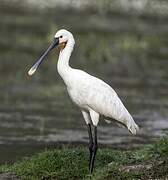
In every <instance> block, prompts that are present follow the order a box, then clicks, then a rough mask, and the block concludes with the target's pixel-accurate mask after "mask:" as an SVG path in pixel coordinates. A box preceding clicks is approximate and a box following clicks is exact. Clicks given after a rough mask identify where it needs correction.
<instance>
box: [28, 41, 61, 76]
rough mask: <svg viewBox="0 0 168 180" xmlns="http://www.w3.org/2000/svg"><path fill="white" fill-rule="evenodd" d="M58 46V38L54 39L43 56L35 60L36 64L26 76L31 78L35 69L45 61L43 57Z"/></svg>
mask: <svg viewBox="0 0 168 180" xmlns="http://www.w3.org/2000/svg"><path fill="white" fill-rule="evenodd" d="M58 44H59V39H58V38H54V41H53V42H52V43H51V45H50V46H49V47H48V49H47V50H46V51H45V52H44V53H43V55H42V56H41V57H40V58H39V59H38V60H37V62H36V63H35V64H34V65H33V66H32V67H31V68H30V70H29V71H28V75H29V76H32V75H33V74H34V73H35V72H36V70H37V68H38V67H39V66H40V64H41V63H42V62H43V60H44V59H45V57H46V56H47V54H48V53H49V52H50V51H51V50H52V49H53V48H55V47H56V46H57V45H58Z"/></svg>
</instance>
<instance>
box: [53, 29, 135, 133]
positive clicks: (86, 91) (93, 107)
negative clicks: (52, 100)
mask: <svg viewBox="0 0 168 180" xmlns="http://www.w3.org/2000/svg"><path fill="white" fill-rule="evenodd" d="M61 35H62V36H63V37H67V39H68V40H67V44H66V46H65V48H64V49H62V50H61V51H60V55H59V59H58V64H57V69H58V73H59V74H60V76H61V77H62V79H63V80H64V82H65V84H66V86H67V90H68V93H69V95H70V97H71V99H72V101H73V102H74V103H75V104H76V105H77V106H79V107H80V109H81V111H82V113H83V115H84V119H85V121H86V123H89V122H90V121H92V123H93V125H95V126H97V124H98V122H99V115H103V116H105V117H108V119H109V118H113V119H115V120H117V121H119V122H120V123H122V124H124V125H125V126H126V127H127V128H128V130H129V131H130V132H131V133H132V134H136V131H137V130H138V126H137V125H136V123H135V122H134V120H133V118H132V116H131V115H130V113H129V112H128V111H127V109H126V108H125V106H124V105H123V103H122V102H121V100H120V99H119V97H118V95H117V94H116V92H115V91H114V90H113V89H112V88H111V87H110V86H109V85H108V84H106V83H105V82H104V81H102V80H100V79H98V78H96V77H94V76H91V75H90V74H88V73H86V72H84V71H81V70H78V69H74V68H71V67H70V66H69V58H70V56H71V52H72V50H73V47H74V44H75V41H74V38H73V36H72V34H71V33H70V32H68V31H66V30H60V31H58V32H57V33H56V35H55V37H56V38H57V37H60V36H61ZM90 117H91V119H90Z"/></svg>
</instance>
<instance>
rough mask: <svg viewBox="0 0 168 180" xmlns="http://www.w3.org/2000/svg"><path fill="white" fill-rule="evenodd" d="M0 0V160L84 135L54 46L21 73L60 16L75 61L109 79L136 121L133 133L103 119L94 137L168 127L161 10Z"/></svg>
mask: <svg viewBox="0 0 168 180" xmlns="http://www.w3.org/2000/svg"><path fill="white" fill-rule="evenodd" d="M0 8H1V11H0V14H1V16H2V17H3V18H1V19H0V28H1V30H2V31H1V38H0V59H1V61H0V70H1V71H0V102H1V104H0V155H1V156H0V157H1V158H0V163H4V162H13V161H15V160H17V159H20V158H21V157H22V156H26V155H31V154H33V153H34V152H39V151H42V150H44V149H45V148H55V147H57V148H58V147H60V144H74V145H78V144H87V142H88V135H87V128H86V125H85V122H84V120H83V118H82V115H81V113H80V111H79V110H78V108H77V107H75V106H74V105H73V104H72V102H71V101H70V99H69V97H68V94H67V92H66V89H65V86H64V84H63V82H62V80H61V79H60V78H59V76H58V73H57V72H56V68H55V67H56V65H55V64H56V59H57V54H58V52H57V51H56V52H53V53H51V55H50V56H49V57H48V60H47V61H46V62H45V63H44V64H43V65H42V66H41V68H40V69H38V72H37V73H36V74H35V76H33V77H31V78H30V77H28V76H27V74H26V73H27V70H28V69H29V67H30V66H31V65H32V63H33V62H34V61H35V60H36V58H37V57H38V56H39V55H40V54H41V51H42V50H43V49H44V48H45V47H47V46H48V43H49V41H50V40H51V39H52V35H53V34H54V32H55V31H56V29H59V28H62V27H64V26H65V24H66V27H65V28H68V29H71V30H72V31H73V32H74V34H75V38H76V49H75V52H74V54H73V56H72V59H71V64H72V66H74V67H78V68H81V69H83V70H85V71H87V72H89V73H91V74H93V75H96V76H97V77H99V78H102V79H103V80H105V81H106V82H108V83H109V84H110V85H111V86H112V87H113V88H114V89H115V90H116V91H117V93H118V95H119V97H120V98H121V99H122V101H123V102H124V104H125V105H126V107H127V108H128V110H129V111H130V112H131V114H132V115H133V117H134V119H135V121H136V122H137V124H138V125H139V126H140V131H139V133H138V135H137V136H132V135H130V134H129V133H128V131H127V130H126V129H123V128H120V127H118V126H117V125H116V124H115V123H112V124H106V123H105V122H104V121H103V120H101V121H100V125H99V128H98V138H99V143H100V144H101V145H103V146H111V147H113V148H116V147H120V148H133V147H139V146H141V145H143V144H146V143H150V142H153V141H155V140H156V139H157V138H158V137H160V136H163V135H164V134H165V133H166V132H167V129H168V120H167V118H168V112H167V108H168V91H167V89H168V81H167V80H168V74H167V70H168V69H167V67H168V61H167V58H168V51H167V47H168V46H167V45H168V41H167V39H166V38H165V37H167V32H168V31H167V29H168V24H167V23H166V17H164V18H162V17H158V16H156V17H155V16H147V17H146V18H145V17H143V16H142V17H141V16H140V17H134V16H132V15H131V16H130V15H128V14H126V15H127V16H126V15H125V14H123V15H122V14H121V13H118V14H117V13H116V14H109V15H106V16H105V15H101V14H95V12H94V11H93V12H92V11H89V12H87V13H84V12H82V13H81V12H78V11H77V12H73V13H72V14H71V16H70V17H69V16H68V13H69V10H58V11H54V10H53V9H50V11H49V12H48V11H44V12H41V11H40V12H39V11H36V12H35V11H33V10H31V9H27V10H26V9H24V8H23V7H21V8H20V7H19V8H18V7H15V6H12V7H11V6H10V5H9V4H3V6H1V7H0ZM6 9H8V11H6ZM66 13H67V14H66ZM11 17H12V18H11ZM88 17H89V19H88ZM81 18H83V19H84V20H85V21H86V20H87V21H86V22H87V23H83V22H85V21H83V22H81V20H80V19H81ZM159 18H160V19H159ZM44 20H45V24H44ZM156 22H157V23H156Z"/></svg>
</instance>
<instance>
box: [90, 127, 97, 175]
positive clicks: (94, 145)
mask: <svg viewBox="0 0 168 180" xmlns="http://www.w3.org/2000/svg"><path fill="white" fill-rule="evenodd" d="M97 148H98V147H97V127H96V126H94V144H93V147H92V157H91V162H90V169H89V172H90V174H91V173H92V172H93V167H94V161H95V157H96V152H97Z"/></svg>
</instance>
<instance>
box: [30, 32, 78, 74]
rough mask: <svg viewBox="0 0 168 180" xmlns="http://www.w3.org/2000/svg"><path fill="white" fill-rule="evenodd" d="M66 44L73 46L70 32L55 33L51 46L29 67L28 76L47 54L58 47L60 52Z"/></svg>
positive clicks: (73, 41) (73, 42)
mask: <svg viewBox="0 0 168 180" xmlns="http://www.w3.org/2000/svg"><path fill="white" fill-rule="evenodd" d="M68 42H71V45H72V46H73V45H74V44H75V40H74V38H73V35H72V33H71V32H69V31H67V30H65V29H61V30H59V31H57V32H56V34H55V36H54V40H53V42H52V43H51V45H50V46H49V47H48V49H47V50H46V51H45V52H44V53H43V55H42V56H41V57H40V58H39V59H38V60H37V62H36V63H35V64H34V65H33V66H32V67H31V69H30V70H29V71H28V75H30V76H31V75H33V74H34V73H35V71H36V70H37V68H38V67H39V65H40V64H41V63H42V61H43V60H44V58H45V57H46V56H47V55H48V53H49V52H50V51H51V50H52V49H54V48H55V47H57V46H59V47H60V50H61V51H62V50H63V49H64V48H65V47H66V45H67V43H68Z"/></svg>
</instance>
